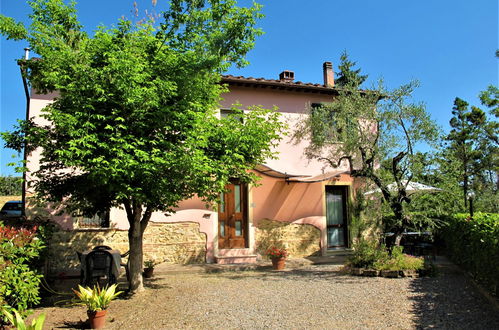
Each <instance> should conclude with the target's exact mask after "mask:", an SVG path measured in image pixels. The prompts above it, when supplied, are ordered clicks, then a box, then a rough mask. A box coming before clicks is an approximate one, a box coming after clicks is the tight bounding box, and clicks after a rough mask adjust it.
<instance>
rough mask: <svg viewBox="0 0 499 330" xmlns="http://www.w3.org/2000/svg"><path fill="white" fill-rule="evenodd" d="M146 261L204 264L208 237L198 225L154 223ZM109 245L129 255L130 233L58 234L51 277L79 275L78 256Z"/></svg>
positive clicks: (149, 230) (51, 252)
mask: <svg viewBox="0 0 499 330" xmlns="http://www.w3.org/2000/svg"><path fill="white" fill-rule="evenodd" d="M143 244H144V245H143V246H144V260H153V261H154V262H155V263H171V264H187V263H203V262H205V258H206V235H205V234H204V233H201V232H200V231H199V224H198V223H195V222H181V223H150V224H149V225H148V227H147V229H146V231H145V232H144V242H143ZM97 245H108V246H110V247H111V248H113V249H117V250H119V251H120V252H121V253H125V252H126V251H128V249H129V246H128V231H126V230H116V229H76V230H72V231H67V230H56V231H55V232H54V233H53V235H52V238H51V240H50V242H49V245H48V247H49V248H48V254H49V256H48V258H47V271H48V273H49V274H51V275H57V274H59V275H61V274H66V273H77V272H79V269H80V261H79V260H78V256H77V253H76V252H83V251H86V250H89V249H91V248H93V247H94V246H97Z"/></svg>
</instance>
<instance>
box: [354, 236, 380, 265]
mask: <svg viewBox="0 0 499 330" xmlns="http://www.w3.org/2000/svg"><path fill="white" fill-rule="evenodd" d="M353 249H354V252H353V254H352V255H351V256H350V257H349V258H348V264H349V265H350V266H352V267H357V268H374V265H375V264H376V263H377V262H379V261H380V260H386V259H388V252H387V251H386V248H385V246H384V245H379V244H378V243H376V242H375V241H372V240H365V239H360V240H359V241H358V242H357V243H356V244H354V246H353Z"/></svg>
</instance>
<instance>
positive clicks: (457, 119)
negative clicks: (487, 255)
mask: <svg viewBox="0 0 499 330" xmlns="http://www.w3.org/2000/svg"><path fill="white" fill-rule="evenodd" d="M498 94H499V93H498V90H497V87H495V86H489V87H488V89H487V90H486V91H484V92H482V93H480V99H481V103H482V105H484V106H486V107H488V108H489V109H490V114H491V118H493V117H497V107H498ZM452 114H453V117H452V119H451V120H450V125H451V127H452V129H451V131H450V132H449V134H448V136H447V139H446V140H447V141H448V145H447V146H446V147H445V150H446V156H447V158H448V159H449V160H450V161H455V162H457V164H459V167H458V171H457V172H456V175H457V176H458V177H459V182H460V184H461V187H462V188H461V191H462V194H463V204H464V206H465V207H466V206H467V201H468V199H467V194H468V191H469V190H470V189H473V191H474V192H475V194H476V199H477V201H478V203H475V207H477V206H479V207H480V209H482V210H483V211H490V212H493V211H494V210H497V203H495V202H494V201H495V200H496V199H497V193H498V184H499V183H498V179H497V173H498V172H499V157H498V154H499V152H498V137H497V131H498V123H497V121H494V120H492V119H491V118H488V117H487V114H486V113H485V112H484V111H483V110H482V109H480V108H478V107H476V106H472V107H471V109H468V103H467V102H466V101H464V100H461V99H460V98H456V99H455V101H454V108H453V110H452ZM494 206H495V207H494Z"/></svg>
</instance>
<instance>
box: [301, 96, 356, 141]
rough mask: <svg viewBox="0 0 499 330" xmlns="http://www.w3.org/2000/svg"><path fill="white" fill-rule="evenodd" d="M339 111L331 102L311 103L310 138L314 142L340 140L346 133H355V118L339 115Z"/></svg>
mask: <svg viewBox="0 0 499 330" xmlns="http://www.w3.org/2000/svg"><path fill="white" fill-rule="evenodd" d="M339 111H340V109H339V108H338V107H335V106H333V105H332V103H312V104H311V111H310V115H311V124H312V139H313V140H314V142H315V143H318V144H322V143H327V142H341V141H343V139H344V138H345V137H346V136H347V135H348V134H355V131H354V130H355V129H356V126H355V124H354V122H355V118H353V117H349V116H345V115H343V114H341V115H342V116H340V113H339ZM339 121H341V122H339Z"/></svg>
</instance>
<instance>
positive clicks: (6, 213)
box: [0, 201, 23, 220]
mask: <svg viewBox="0 0 499 330" xmlns="http://www.w3.org/2000/svg"><path fill="white" fill-rule="evenodd" d="M22 209H23V202H22V201H8V202H7V203H5V204H4V206H3V207H2V210H0V219H1V220H6V219H16V218H20V217H21V212H22Z"/></svg>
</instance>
